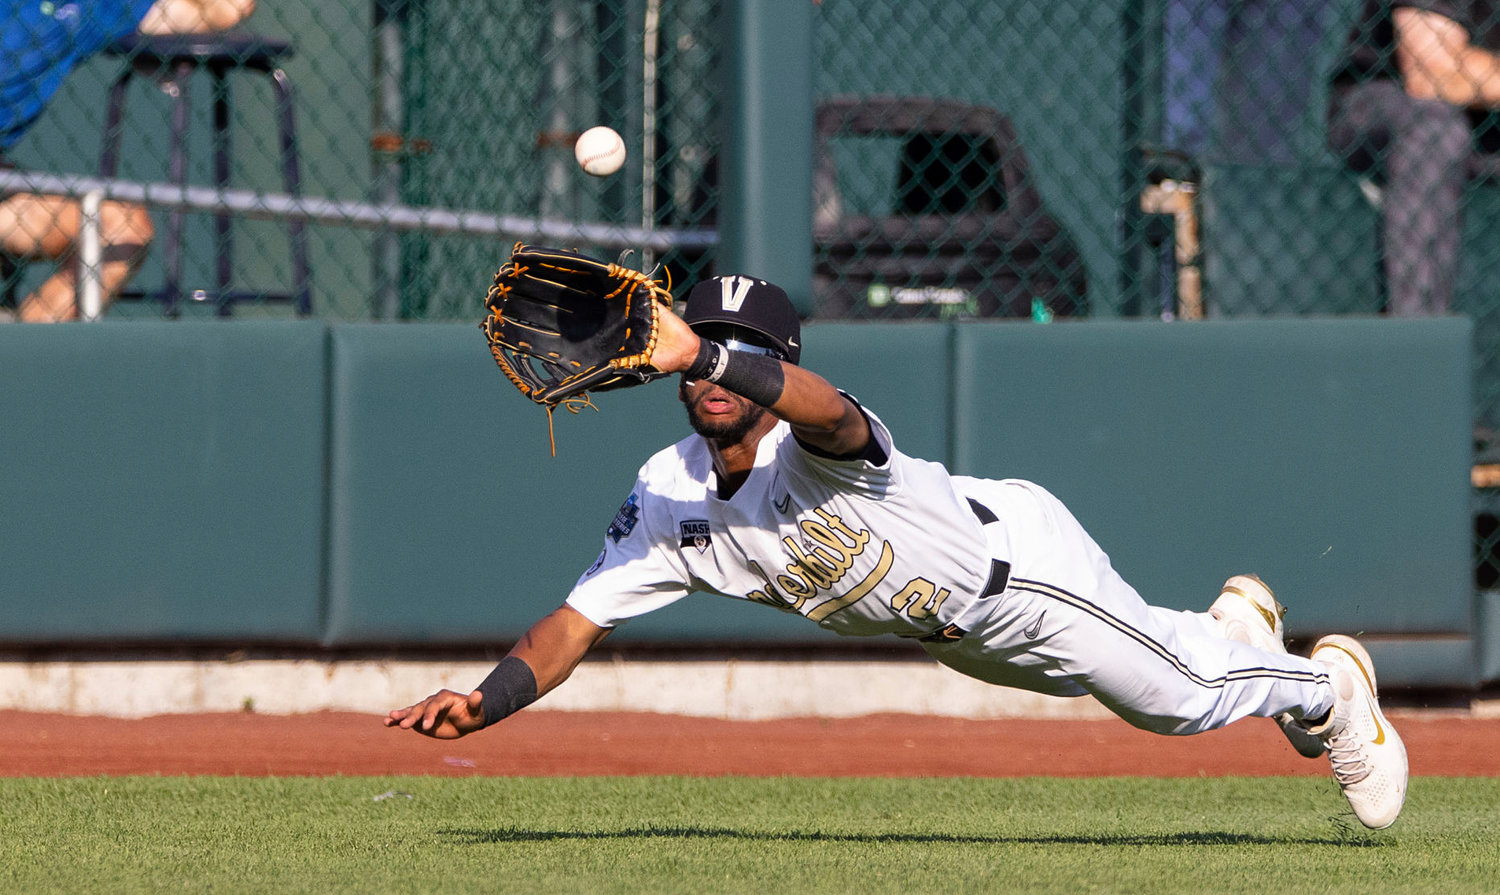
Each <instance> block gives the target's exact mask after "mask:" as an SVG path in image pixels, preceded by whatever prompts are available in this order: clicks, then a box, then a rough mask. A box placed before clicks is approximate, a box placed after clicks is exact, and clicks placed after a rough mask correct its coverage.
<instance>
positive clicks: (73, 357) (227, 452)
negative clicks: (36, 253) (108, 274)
mask: <svg viewBox="0 0 1500 895" xmlns="http://www.w3.org/2000/svg"><path fill="white" fill-rule="evenodd" d="M327 332H328V331H327V328H326V327H325V326H323V325H322V324H320V323H314V322H280V321H267V322H262V323H238V324H222V323H199V322H178V323H100V324H95V325H89V326H83V325H59V326H21V325H16V326H0V358H3V359H4V369H5V385H4V388H0V457H3V458H4V467H3V469H4V471H3V472H0V641H3V642H10V643H17V642H19V643H28V642H57V641H62V642H77V641H82V640H174V639H190V640H215V641H255V640H262V641H263V640H285V641H296V642H307V641H311V640H316V638H317V636H318V632H319V630H320V627H321V624H322V590H323V581H322V570H323V559H322V551H323V531H324V519H323V502H324V495H325V494H326V492H327V489H326V488H325V480H324V475H323V471H324V460H325V439H324V431H325V427H326V419H327V401H326V382H327V369H326V363H325V361H326V357H327V349H326V343H327V338H328V335H327Z"/></svg>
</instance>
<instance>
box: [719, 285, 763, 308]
mask: <svg viewBox="0 0 1500 895" xmlns="http://www.w3.org/2000/svg"><path fill="white" fill-rule="evenodd" d="M754 285H755V281H754V280H752V279H750V278H749V277H739V276H735V277H724V278H722V279H720V280H719V303H720V304H721V305H722V306H723V308H724V310H726V311H729V312H730V313H732V314H734V313H739V310H740V305H743V304H744V303H745V297H746V296H748V295H749V294H750V287H751V286H754Z"/></svg>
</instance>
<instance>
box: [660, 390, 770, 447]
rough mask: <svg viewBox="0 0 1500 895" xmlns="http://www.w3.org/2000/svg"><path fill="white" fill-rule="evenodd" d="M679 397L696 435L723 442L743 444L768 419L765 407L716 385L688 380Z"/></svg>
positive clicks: (679, 391)
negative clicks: (741, 442) (762, 421)
mask: <svg viewBox="0 0 1500 895" xmlns="http://www.w3.org/2000/svg"><path fill="white" fill-rule="evenodd" d="M677 394H678V397H680V398H681V399H682V403H683V404H685V405H687V415H688V424H689V425H691V426H692V427H693V431H694V432H697V433H698V434H699V435H702V436H703V437H704V438H711V439H713V440H715V441H719V442H724V443H732V442H738V441H743V440H744V438H745V436H747V435H749V434H750V432H751V431H752V430H754V429H755V427H756V426H757V425H759V423H760V422H761V420H762V419H764V418H765V415H766V409H765V408H764V407H761V406H760V405H759V404H756V403H754V402H753V401H747V400H746V399H744V398H741V397H740V396H739V395H736V394H735V393H733V392H730V391H725V390H724V389H723V388H722V387H721V386H718V385H715V384H714V383H712V382H689V381H688V380H686V379H684V380H682V384H681V385H680V386H679V387H678V392H677Z"/></svg>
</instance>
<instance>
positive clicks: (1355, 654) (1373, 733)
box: [1309, 634, 1407, 830]
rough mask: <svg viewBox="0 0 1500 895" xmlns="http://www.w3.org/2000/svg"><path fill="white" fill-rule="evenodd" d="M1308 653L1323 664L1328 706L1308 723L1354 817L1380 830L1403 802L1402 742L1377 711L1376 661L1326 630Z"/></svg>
mask: <svg viewBox="0 0 1500 895" xmlns="http://www.w3.org/2000/svg"><path fill="white" fill-rule="evenodd" d="M1312 658H1313V661H1315V662H1321V663H1323V664H1324V665H1326V666H1328V671H1329V677H1330V682H1331V683H1332V684H1333V693H1334V704H1333V710H1332V711H1330V712H1329V713H1328V720H1327V721H1325V722H1323V723H1322V724H1321V725H1318V726H1316V727H1312V728H1310V729H1309V732H1311V733H1313V734H1315V735H1317V736H1318V737H1319V738H1321V739H1322V740H1323V742H1324V743H1325V744H1327V746H1328V762H1329V764H1330V765H1332V767H1333V779H1335V780H1337V781H1338V784H1339V788H1340V789H1342V790H1343V791H1344V797H1345V798H1347V799H1348V800H1349V805H1350V807H1352V808H1353V809H1354V816H1355V817H1357V818H1359V822H1360V823H1362V824H1364V825H1365V826H1367V827H1369V828H1370V829H1372V830H1383V829H1385V828H1386V827H1388V826H1390V825H1391V824H1393V823H1395V822H1396V816H1397V815H1399V814H1400V813H1401V805H1402V803H1404V802H1405V801H1406V778H1407V764H1406V744H1404V743H1402V742H1401V736H1400V735H1399V734H1397V733H1396V728H1394V727H1392V726H1391V722H1389V721H1387V720H1386V718H1385V715H1383V714H1381V711H1380V704H1379V703H1378V702H1377V701H1376V699H1375V697H1376V689H1375V666H1374V664H1373V663H1371V662H1370V654H1369V653H1367V652H1365V648H1364V647H1362V646H1360V645H1359V641H1357V640H1355V639H1354V638H1353V637H1345V636H1344V635H1342V634H1330V635H1328V636H1327V637H1324V638H1322V639H1320V640H1319V641H1318V642H1317V643H1316V644H1314V645H1313V650H1312Z"/></svg>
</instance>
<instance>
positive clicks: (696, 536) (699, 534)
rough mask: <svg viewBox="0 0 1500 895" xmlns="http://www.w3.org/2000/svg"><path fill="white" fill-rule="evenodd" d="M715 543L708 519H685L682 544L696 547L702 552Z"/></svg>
mask: <svg viewBox="0 0 1500 895" xmlns="http://www.w3.org/2000/svg"><path fill="white" fill-rule="evenodd" d="M712 543H713V538H712V536H711V535H710V534H709V533H708V520H707V519H684V520H683V522H682V546H684V547H696V548H698V552H699V553H702V552H704V551H706V550H707V549H708V548H709V545H710V544H712Z"/></svg>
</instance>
